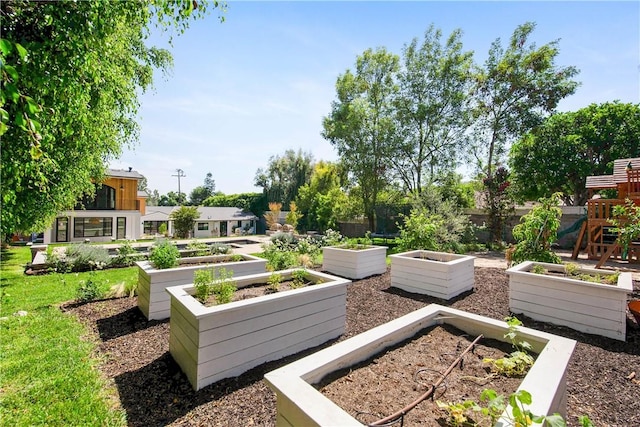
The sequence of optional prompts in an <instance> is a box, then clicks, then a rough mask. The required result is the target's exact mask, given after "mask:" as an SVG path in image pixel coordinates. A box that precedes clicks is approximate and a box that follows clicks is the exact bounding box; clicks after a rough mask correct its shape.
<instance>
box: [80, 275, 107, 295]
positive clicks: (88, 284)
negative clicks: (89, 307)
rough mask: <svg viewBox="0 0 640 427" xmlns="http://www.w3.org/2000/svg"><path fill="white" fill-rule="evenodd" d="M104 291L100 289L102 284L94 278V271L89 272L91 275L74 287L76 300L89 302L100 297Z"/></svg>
mask: <svg viewBox="0 0 640 427" xmlns="http://www.w3.org/2000/svg"><path fill="white" fill-rule="evenodd" d="M103 295H104V292H103V290H102V284H101V283H100V281H99V280H98V279H97V278H96V275H95V272H93V271H92V272H91V275H90V276H89V278H88V279H87V280H84V281H82V282H80V283H78V287H77V288H76V300H77V301H78V302H89V301H94V300H97V299H100V298H102V297H103Z"/></svg>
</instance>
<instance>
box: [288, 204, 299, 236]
mask: <svg viewBox="0 0 640 427" xmlns="http://www.w3.org/2000/svg"><path fill="white" fill-rule="evenodd" d="M302 217H303V215H302V214H301V213H300V211H298V206H296V202H291V203H289V213H287V216H286V217H285V222H286V223H287V224H289V225H291V226H292V227H293V229H294V230H295V229H296V228H297V227H298V222H299V221H300V218H302Z"/></svg>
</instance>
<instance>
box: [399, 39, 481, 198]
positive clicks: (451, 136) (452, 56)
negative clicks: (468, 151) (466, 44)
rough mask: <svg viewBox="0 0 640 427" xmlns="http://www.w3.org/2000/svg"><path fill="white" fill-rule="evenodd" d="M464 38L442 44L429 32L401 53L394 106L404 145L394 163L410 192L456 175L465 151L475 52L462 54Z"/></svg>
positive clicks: (400, 143) (400, 147)
mask: <svg viewBox="0 0 640 427" xmlns="http://www.w3.org/2000/svg"><path fill="white" fill-rule="evenodd" d="M461 37H462V31H460V30H455V31H453V32H452V33H451V35H449V37H448V38H447V39H446V41H445V42H444V43H443V42H442V40H441V38H442V32H441V31H440V30H439V29H435V28H434V27H433V26H431V27H429V29H428V30H427V31H426V32H425V34H424V40H423V41H422V44H421V45H419V44H418V39H417V38H416V39H413V41H412V42H411V43H409V44H408V45H405V47H404V49H403V53H402V65H403V67H402V71H400V73H399V75H398V80H399V86H400V91H399V93H398V96H397V98H396V101H395V102H396V108H397V117H398V124H399V133H400V135H401V139H400V141H399V144H398V152H397V155H395V156H393V157H392V158H393V159H394V165H395V172H396V174H397V175H398V176H399V177H400V179H401V181H402V183H403V184H404V185H405V187H406V188H407V189H408V190H409V191H412V192H420V191H421V190H422V186H423V185H425V184H428V183H430V182H433V181H434V180H435V179H436V177H437V176H438V175H441V174H446V173H447V172H448V171H452V170H454V169H455V167H456V166H457V164H458V162H459V160H458V159H459V158H460V156H459V155H458V154H459V153H461V152H463V151H464V149H465V144H464V142H465V140H466V138H465V136H464V132H465V131H466V130H467V128H468V127H469V125H470V120H469V119H470V97H469V96H468V95H469V89H470V83H471V69H472V65H473V52H471V51H466V52H465V51H463V49H462V40H461Z"/></svg>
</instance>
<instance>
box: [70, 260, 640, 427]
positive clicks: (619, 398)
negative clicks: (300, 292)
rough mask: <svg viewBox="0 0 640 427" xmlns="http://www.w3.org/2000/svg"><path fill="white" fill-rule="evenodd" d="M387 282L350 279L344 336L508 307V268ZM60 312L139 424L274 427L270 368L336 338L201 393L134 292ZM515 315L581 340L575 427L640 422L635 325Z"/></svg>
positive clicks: (570, 386)
mask: <svg viewBox="0 0 640 427" xmlns="http://www.w3.org/2000/svg"><path fill="white" fill-rule="evenodd" d="M389 283H390V279H389V272H388V271H387V273H385V274H382V275H379V276H374V277H371V278H368V279H364V280H358V281H354V282H353V283H352V284H351V285H349V287H348V292H347V323H346V332H345V334H344V335H343V336H342V337H341V338H339V339H338V340H337V341H342V340H344V339H347V338H349V337H351V336H354V335H357V334H359V333H361V332H364V331H366V330H368V329H371V328H373V327H375V326H378V325H380V324H382V323H386V322H388V321H390V320H392V319H395V318H397V317H399V316H402V315H404V314H407V313H409V312H411V311H414V310H416V309H418V308H421V307H424V306H426V305H428V304H430V303H438V304H442V305H447V306H451V307H454V308H457V309H460V310H465V311H468V312H471V313H476V314H479V315H484V316H487V317H492V318H495V319H500V320H502V319H503V318H504V317H506V316H508V315H509V314H510V313H509V306H508V288H509V286H508V278H507V275H506V274H505V271H504V270H502V269H497V268H478V267H476V269H475V289H474V290H473V291H472V292H467V293H465V294H463V295H461V296H459V297H457V298H455V299H453V300H450V301H442V300H439V299H436V298H432V297H428V296H424V295H416V294H410V293H407V292H404V291H401V290H399V289H395V288H391V287H390V286H389ZM632 298H633V299H640V283H639V282H634V294H633V296H632ZM62 309H63V310H65V311H67V312H68V313H69V314H70V315H75V316H78V318H79V319H80V321H81V322H83V323H84V324H85V325H86V326H87V328H88V329H89V330H90V331H91V335H94V336H95V339H97V340H98V353H99V354H98V355H97V356H98V357H100V359H101V360H102V363H101V365H100V369H101V371H102V372H103V373H104V375H105V376H106V377H107V378H109V379H110V380H112V381H113V384H114V387H115V390H116V393H117V396H118V397H119V402H118V403H119V404H120V405H121V407H122V408H123V409H124V410H125V411H126V414H127V419H128V422H129V425H132V426H161V425H173V426H185V425H221V426H251V425H260V426H272V425H275V419H276V398H275V394H274V393H273V392H272V391H271V390H270V389H269V388H268V387H267V385H266V384H265V382H264V381H263V380H262V377H263V375H264V374H265V373H267V372H269V371H271V370H273V369H276V368H278V367H281V366H284V365H286V364H287V363H290V362H291V361H293V360H297V359H299V358H300V357H303V356H305V355H307V354H310V353H312V352H314V351H317V350H318V349H320V348H324V347H327V346H329V345H332V344H333V343H335V342H336V341H334V342H330V343H327V344H325V345H323V346H320V347H318V348H315V349H310V350H307V351H305V352H302V353H298V354H296V355H293V356H289V357H286V358H283V359H280V360H277V361H273V362H268V363H265V364H263V365H260V366H258V367H256V368H254V369H252V370H250V371H248V372H246V373H244V374H242V375H240V376H238V377H234V378H229V379H225V380H222V381H219V382H217V383H215V384H212V385H210V386H208V387H205V388H203V389H202V390H200V391H198V392H195V391H193V389H192V388H191V385H190V384H189V382H188V381H187V379H186V377H185V376H184V375H183V374H182V372H181V370H180V368H179V366H178V365H177V364H176V363H175V362H174V361H173V359H172V357H171V355H170V354H169V345H168V340H169V321H168V320H167V321H147V320H146V319H145V318H144V316H143V315H142V314H141V313H140V311H139V310H138V308H137V306H136V299H135V298H123V299H113V300H104V301H96V302H92V303H86V304H79V305H78V304H66V305H63V307H62ZM518 317H519V318H520V320H522V321H523V322H524V325H525V326H528V327H531V328H535V329H539V330H543V331H545V332H549V333H553V334H557V335H560V336H564V337H567V338H571V339H575V340H576V341H578V344H577V346H576V349H575V351H574V353H573V357H572V359H571V363H570V366H569V371H568V376H567V392H568V399H567V422H568V424H569V425H578V416H580V415H588V416H589V417H590V418H591V420H592V421H593V422H594V424H595V425H596V426H620V427H628V426H638V425H640V382H639V381H638V379H640V330H639V329H638V328H637V326H636V325H635V324H634V323H632V324H630V325H629V327H628V328H627V339H626V341H625V342H622V341H617V340H612V339H609V338H605V337H600V336H596V335H589V334H584V333H581V332H577V331H574V330H572V329H569V328H566V327H561V326H554V325H551V324H547V323H543V322H536V321H533V320H531V319H527V318H525V317H523V316H518ZM629 318H630V319H631V317H629ZM630 322H631V320H630ZM634 373H635V375H637V376H636V377H634ZM406 403H409V402H406ZM404 404H405V403H401V405H402V406H404ZM405 425H407V424H405ZM412 425H417V424H412ZM422 425H438V424H434V423H431V424H422Z"/></svg>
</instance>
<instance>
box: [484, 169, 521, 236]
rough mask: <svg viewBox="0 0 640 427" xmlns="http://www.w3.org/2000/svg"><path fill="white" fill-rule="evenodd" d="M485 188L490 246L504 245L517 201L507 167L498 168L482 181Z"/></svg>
mask: <svg viewBox="0 0 640 427" xmlns="http://www.w3.org/2000/svg"><path fill="white" fill-rule="evenodd" d="M482 184H483V186H484V199H485V200H484V201H485V203H486V206H485V211H486V212H487V213H488V215H487V229H488V230H489V233H490V238H491V241H489V242H488V243H489V246H491V244H493V243H495V244H497V245H498V246H501V245H502V242H503V240H504V239H503V238H502V234H503V231H504V225H505V223H506V222H507V220H508V219H509V218H510V217H511V216H512V215H513V212H514V211H515V201H514V197H513V189H512V187H511V181H509V171H508V170H507V168H505V167H502V166H500V167H498V168H497V169H496V171H495V172H494V173H493V175H491V176H490V177H485V178H484V179H483V180H482Z"/></svg>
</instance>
